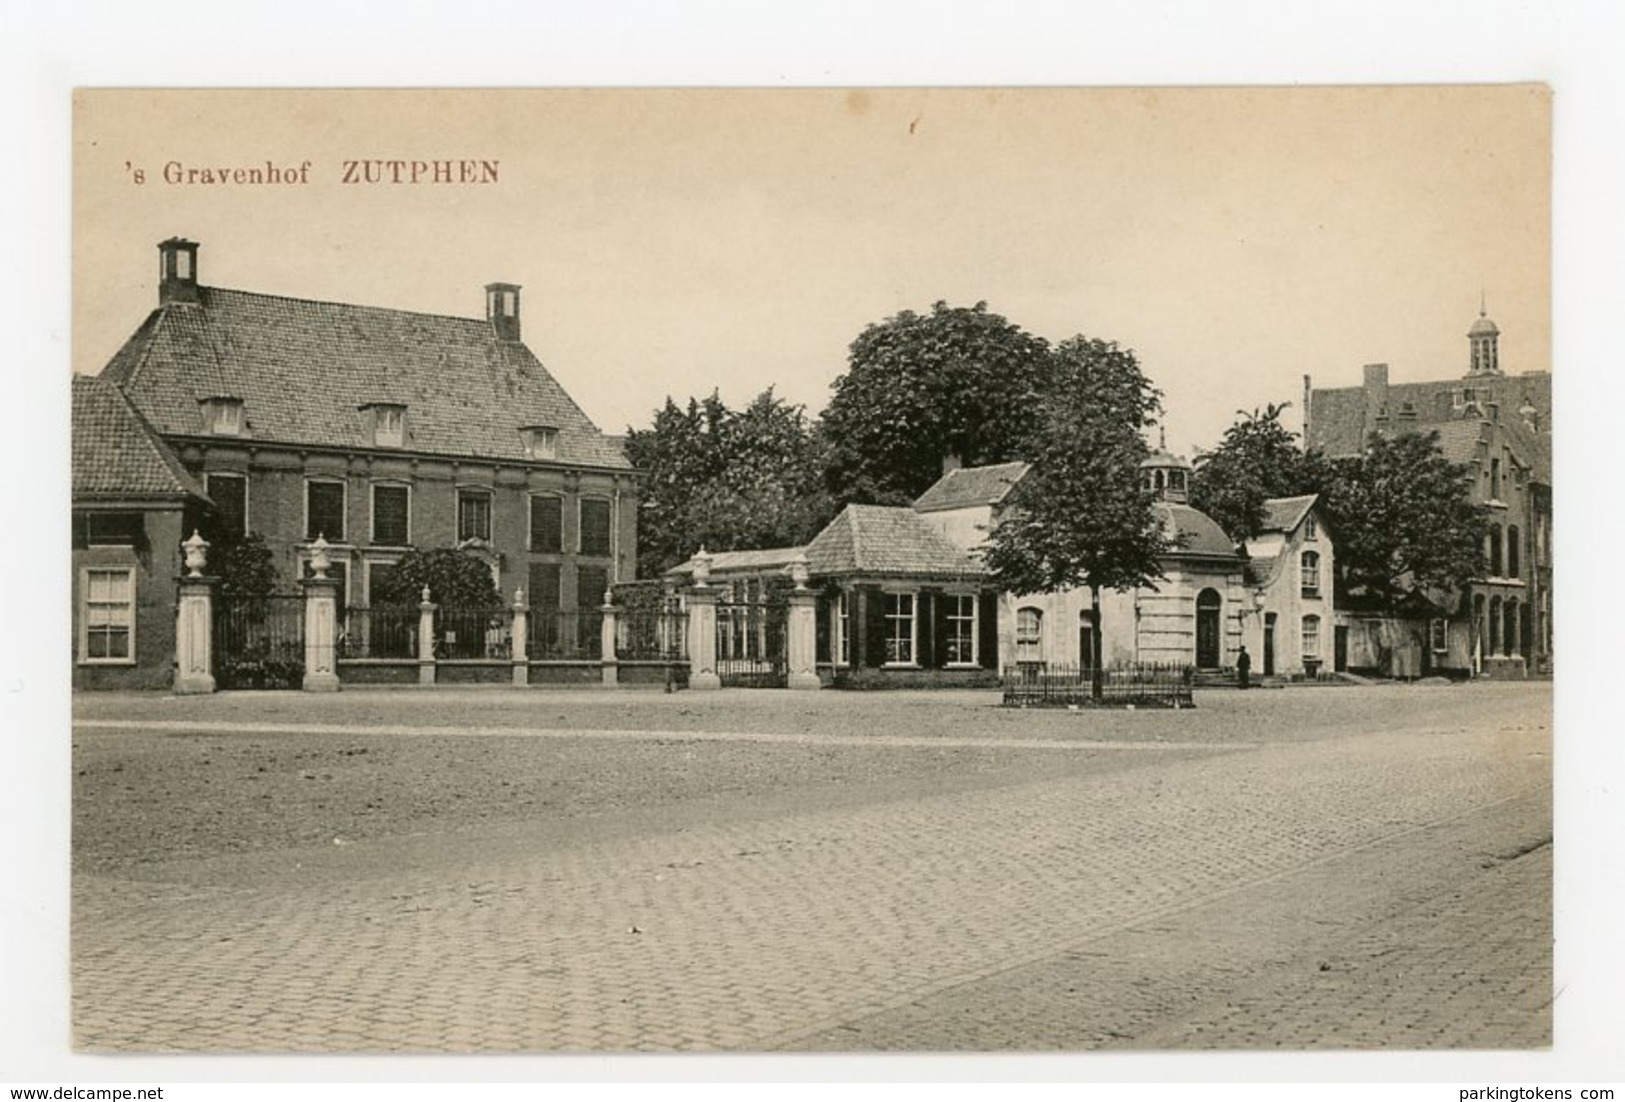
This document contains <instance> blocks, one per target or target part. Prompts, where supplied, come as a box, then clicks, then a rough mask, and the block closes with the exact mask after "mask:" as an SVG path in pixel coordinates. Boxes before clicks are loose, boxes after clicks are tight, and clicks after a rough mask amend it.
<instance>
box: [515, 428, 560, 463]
mask: <svg viewBox="0 0 1625 1102" xmlns="http://www.w3.org/2000/svg"><path fill="white" fill-rule="evenodd" d="M519 436H520V438H521V439H522V440H523V441H524V445H525V458H526V459H557V458H558V457H559V430H558V429H556V428H552V427H551V426H548V425H530V426H527V427H525V428H522V429H520V430H519Z"/></svg>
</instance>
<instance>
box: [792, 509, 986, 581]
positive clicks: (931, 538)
mask: <svg viewBox="0 0 1625 1102" xmlns="http://www.w3.org/2000/svg"><path fill="white" fill-rule="evenodd" d="M807 562H808V565H809V567H810V568H811V570H812V572H813V573H814V574H819V575H825V576H828V575H837V574H890V575H910V574H926V575H939V576H940V575H949V576H953V577H966V578H972V577H980V576H982V575H983V574H984V573H985V572H984V570H983V569H982V565H981V563H980V562H978V561H977V560H976V559H975V558H973V557H972V556H971V555H969V554H967V553H966V552H965V551H963V550H961V549H960V548H958V547H956V546H954V544H952V543H950V542H949V541H948V538H947V537H946V536H944V535H943V534H942V533H940V532H938V531H937V530H936V529H935V528H933V527H932V526H931V525H930V524H929V523H927V522H926V521H925V520H923V519H922V518H921V517H920V515H919V514H918V513H916V512H915V511H914V510H913V509H909V508H903V507H891V506H885V505H848V506H847V507H846V508H845V509H843V510H841V514H840V515H839V516H837V517H836V518H835V519H834V520H832V521H830V522H829V524H828V525H826V526H825V528H824V530H823V531H822V532H820V533H818V535H817V536H815V537H813V541H812V542H811V543H809V544H808V545H807Z"/></svg>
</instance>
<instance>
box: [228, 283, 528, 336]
mask: <svg viewBox="0 0 1625 1102" xmlns="http://www.w3.org/2000/svg"><path fill="white" fill-rule="evenodd" d="M198 290H200V291H208V292H210V293H211V294H215V293H220V294H227V295H242V296H244V297H245V298H269V299H276V300H277V301H278V302H300V303H304V304H305V305H306V306H337V307H339V308H341V309H344V310H377V311H379V312H380V313H385V314H410V315H412V316H413V317H419V318H435V319H437V320H440V321H463V322H468V323H469V324H470V325H482V324H489V321H490V319H488V318H479V317H470V316H468V315H466V314H437V313H434V312H433V311H430V310H409V309H406V308H405V307H401V306H374V305H372V304H371V303H368V302H337V301H334V300H333V299H326V298H305V297H303V296H300V295H279V294H277V293H275V292H274V291H245V290H243V289H241V288H239V287H214V286H209V285H202V284H200V285H199V287H198ZM521 343H523V342H521Z"/></svg>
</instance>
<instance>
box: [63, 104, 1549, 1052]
mask: <svg viewBox="0 0 1625 1102" xmlns="http://www.w3.org/2000/svg"><path fill="white" fill-rule="evenodd" d="M1552 102H1553V100H1552V91H1551V89H1550V88H1548V87H1547V86H1545V85H1541V84H1535V83H1510V84H1497V85H1433V86H1399V85H1394V86H1368V87H1231V88H1189V87H1185V88H1171V87H1143V88H1090V89H1084V88H1070V89H1065V88H1049V89H1045V88H995V87H989V88H821V89H801V90H786V89H773V90H746V89H737V88H735V89H629V88H622V89H609V88H600V89H576V90H564V89H551V90H541V89H536V90H521V89H485V90H471V89H459V90H452V89H441V90H394V91H382V90H356V89H350V90H339V89H326V90H310V91H298V90H289V89H277V90H271V89H258V90H256V89H230V90H227V89H168V90H166V89H130V88H81V89H79V90H78V91H76V92H75V94H74V97H73V119H72V164H73V204H72V232H73V241H72V357H71V359H72V363H71V368H72V381H71V388H72V397H71V453H72V454H71V483H72V485H71V517H72V547H71V556H72V589H71V601H72V608H71V625H72V635H71V643H72V648H71V649H72V653H71V655H62V656H61V658H62V663H63V665H64V666H71V685H72V701H71V709H72V719H71V723H72V734H71V742H72V751H71V767H72V794H71V818H72V835H71V934H70V937H69V939H68V940H69V949H70V953H71V963H70V973H71V988H72V990H71V1033H72V1040H71V1045H72V1047H73V1049H74V1050H75V1051H77V1052H81V1053H92V1054H135V1053H140V1054H176V1053H185V1054H245V1053H246V1054H264V1055H281V1054H380V1053H399V1054H444V1053H477V1054H563V1053H595V1054H626V1053H637V1054H647V1053H667V1054H695V1053H771V1054H785V1053H794V1054H822V1053H844V1054H852V1053H916V1054H919V1053H946V1052H952V1053H1006V1054H1016V1053H1147V1052H1180V1053H1189V1052H1206V1053H1212V1052H1263V1051H1269V1052H1361V1053H1373V1052H1386V1053H1394V1052H1415V1051H1427V1052H1435V1051H1483V1050H1511V1051H1544V1050H1548V1049H1550V1048H1551V1047H1552V1046H1553V1044H1554V1034H1553V1003H1554V971H1553V943H1554V935H1553V862H1554V849H1556V848H1557V847H1558V846H1560V845H1561V842H1559V843H1557V844H1556V845H1554V831H1553V820H1554V804H1553V774H1552V762H1553V724H1552V706H1553V699H1552V687H1553V678H1554V676H1555V669H1556V665H1557V656H1556V653H1555V644H1554V640H1555V639H1556V638H1557V633H1556V632H1554V627H1553V601H1554V598H1553V593H1554V588H1553V587H1554V577H1553V560H1554V547H1555V546H1556V545H1557V537H1556V536H1555V535H1554V529H1553V507H1552V501H1553V498H1552V495H1553V478H1552V470H1553V458H1552V456H1553V451H1552V434H1553V417H1552V410H1553V389H1552V372H1553V362H1552V361H1553V351H1552V349H1553V334H1552V293H1551V288H1552V267H1551V263H1552V262H1551V256H1552V221H1553V219H1552V213H1553V212H1552V183H1551V181H1552ZM1566 524H1567V522H1565V525H1566ZM1568 531H1569V529H1568V528H1567V527H1566V526H1565V532H1568Z"/></svg>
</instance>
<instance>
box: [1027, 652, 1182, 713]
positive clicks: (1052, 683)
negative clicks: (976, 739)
mask: <svg viewBox="0 0 1625 1102" xmlns="http://www.w3.org/2000/svg"><path fill="white" fill-rule="evenodd" d="M1099 674H1100V682H1101V694H1100V700H1099V701H1096V700H1095V698H1094V682H1095V675H1096V671H1095V670H1094V669H1093V668H1091V667H1089V666H1079V665H1065V664H1059V663H1054V662H1020V663H1017V664H1016V665H1015V666H1013V667H1011V668H1009V669H1006V670H1005V674H1004V703H1005V704H1007V705H1009V706H1011V707H1018V708H1034V707H1037V708H1043V707H1050V708H1061V707H1071V706H1075V705H1083V706H1087V705H1091V704H1096V703H1098V704H1102V705H1106V706H1108V707H1126V706H1128V705H1134V706H1136V707H1146V708H1189V707H1191V706H1192V703H1193V701H1192V697H1191V686H1192V683H1193V682H1194V680H1195V675H1196V670H1195V668H1194V667H1192V666H1189V665H1184V664H1181V663H1177V662H1138V663H1133V664H1128V665H1121V666H1112V667H1109V668H1107V669H1103V670H1100V671H1099Z"/></svg>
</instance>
